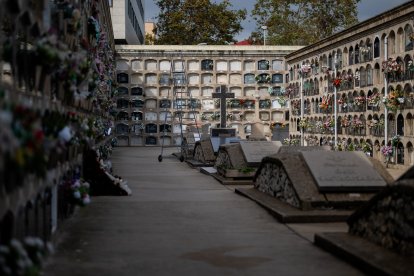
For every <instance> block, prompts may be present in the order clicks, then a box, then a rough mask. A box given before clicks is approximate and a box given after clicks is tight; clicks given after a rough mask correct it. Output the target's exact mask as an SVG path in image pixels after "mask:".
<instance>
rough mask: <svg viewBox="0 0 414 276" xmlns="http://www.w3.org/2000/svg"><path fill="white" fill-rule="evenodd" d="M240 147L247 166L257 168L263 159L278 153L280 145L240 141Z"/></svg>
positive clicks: (271, 142)
mask: <svg viewBox="0 0 414 276" xmlns="http://www.w3.org/2000/svg"><path fill="white" fill-rule="evenodd" d="M240 146H241V149H242V152H243V155H244V159H245V160H246V163H247V165H248V166H256V167H258V166H259V164H260V162H262V159H263V158H264V157H266V156H268V155H273V154H276V153H278V152H279V150H280V148H281V147H282V143H281V142H279V141H240Z"/></svg>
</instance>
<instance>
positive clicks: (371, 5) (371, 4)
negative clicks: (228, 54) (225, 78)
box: [145, 0, 408, 41]
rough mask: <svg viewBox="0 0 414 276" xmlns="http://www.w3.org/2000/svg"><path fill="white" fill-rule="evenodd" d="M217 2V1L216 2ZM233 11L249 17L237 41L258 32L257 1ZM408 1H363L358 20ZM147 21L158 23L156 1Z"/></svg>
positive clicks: (149, 0) (149, 2)
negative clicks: (253, 12) (253, 16)
mask: <svg viewBox="0 0 414 276" xmlns="http://www.w3.org/2000/svg"><path fill="white" fill-rule="evenodd" d="M216 1H217V0H216ZM230 2H231V3H232V5H233V8H232V9H247V13H248V16H247V18H246V20H244V21H243V22H242V26H243V28H244V30H243V31H242V32H240V33H239V34H238V35H237V36H236V40H238V41H241V40H244V39H246V38H248V37H249V35H250V33H251V32H253V31H255V30H256V22H255V21H254V20H253V19H251V18H249V14H250V11H251V10H252V9H253V6H254V3H255V2H256V1H255V0H230ZM405 2H408V1H407V0H361V1H360V2H359V3H358V20H359V21H360V22H361V21H364V20H366V19H369V18H371V17H373V16H376V15H378V14H380V13H382V12H384V11H387V10H389V9H392V8H394V7H396V6H398V5H400V4H402V3H405ZM145 13H146V14H145V21H150V22H156V16H157V15H158V7H157V5H156V4H155V0H145Z"/></svg>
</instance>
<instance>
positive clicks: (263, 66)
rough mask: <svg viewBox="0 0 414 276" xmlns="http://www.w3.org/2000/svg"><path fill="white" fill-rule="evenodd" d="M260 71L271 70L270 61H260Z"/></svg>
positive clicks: (258, 66) (258, 64)
mask: <svg viewBox="0 0 414 276" xmlns="http://www.w3.org/2000/svg"><path fill="white" fill-rule="evenodd" d="M257 69H258V70H269V61H268V60H259V62H258V63H257Z"/></svg>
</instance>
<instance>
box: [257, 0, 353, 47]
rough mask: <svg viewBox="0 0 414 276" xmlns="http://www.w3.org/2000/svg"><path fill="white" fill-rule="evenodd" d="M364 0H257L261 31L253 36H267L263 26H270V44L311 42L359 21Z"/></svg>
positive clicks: (258, 26)
mask: <svg viewBox="0 0 414 276" xmlns="http://www.w3.org/2000/svg"><path fill="white" fill-rule="evenodd" d="M358 2H360V0H324V1H319V0H256V3H255V5H254V9H253V10H252V16H253V18H254V20H255V21H256V22H257V28H258V31H256V32H253V33H252V35H251V39H253V40H254V39H256V40H257V39H260V40H262V39H263V31H261V30H260V27H261V26H267V27H268V30H267V37H266V43H267V44H273V45H276V44H279V45H308V44H311V43H314V42H316V41H318V40H321V39H323V38H326V37H328V36H330V35H332V34H334V33H336V32H338V31H340V30H343V29H345V28H348V27H350V26H352V25H354V24H356V23H357V22H358V19H357V3H358Z"/></svg>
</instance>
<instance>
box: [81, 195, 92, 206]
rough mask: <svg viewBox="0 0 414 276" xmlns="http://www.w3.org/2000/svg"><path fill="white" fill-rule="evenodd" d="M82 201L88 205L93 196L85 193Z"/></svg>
mask: <svg viewBox="0 0 414 276" xmlns="http://www.w3.org/2000/svg"><path fill="white" fill-rule="evenodd" d="M82 203H83V205H88V204H89V203H91V198H90V197H89V195H88V194H87V195H85V196H84V197H83V198H82Z"/></svg>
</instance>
